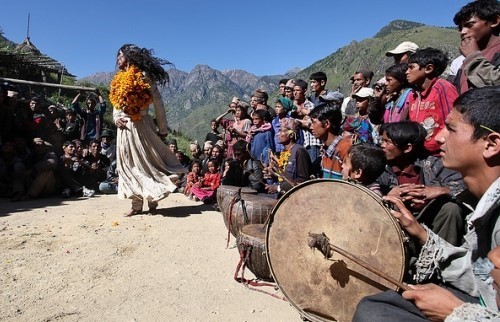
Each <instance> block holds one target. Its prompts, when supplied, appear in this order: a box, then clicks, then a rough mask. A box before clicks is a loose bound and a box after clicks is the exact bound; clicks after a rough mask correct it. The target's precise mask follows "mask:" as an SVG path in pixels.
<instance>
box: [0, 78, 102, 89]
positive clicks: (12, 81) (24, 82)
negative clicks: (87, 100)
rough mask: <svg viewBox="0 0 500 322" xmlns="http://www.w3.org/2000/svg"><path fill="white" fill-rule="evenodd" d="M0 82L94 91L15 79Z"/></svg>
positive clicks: (1, 79) (3, 79) (5, 79)
mask: <svg viewBox="0 0 500 322" xmlns="http://www.w3.org/2000/svg"><path fill="white" fill-rule="evenodd" d="M0 81H4V82H11V83H17V84H27V85H38V86H46V87H57V88H65V89H75V90H82V91H89V92H93V91H95V90H96V88H95V87H84V86H73V85H63V84H54V83H44V82H32V81H27V80H22V79H15V78H3V77H0Z"/></svg>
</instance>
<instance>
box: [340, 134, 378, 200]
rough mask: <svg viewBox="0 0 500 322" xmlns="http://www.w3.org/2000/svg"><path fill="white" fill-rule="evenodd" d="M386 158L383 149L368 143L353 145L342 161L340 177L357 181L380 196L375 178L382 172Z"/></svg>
mask: <svg viewBox="0 0 500 322" xmlns="http://www.w3.org/2000/svg"><path fill="white" fill-rule="evenodd" d="M386 163H387V158H386V156H385V154H384V151H383V150H382V149H381V148H379V147H376V146H373V145H371V144H368V143H360V144H356V145H353V146H351V147H350V148H349V150H348V151H347V157H346V159H345V162H344V163H342V179H343V180H347V181H352V182H354V183H359V184H361V185H363V186H365V187H367V188H368V189H370V190H371V191H373V192H374V193H375V194H376V195H378V196H380V197H382V191H381V190H380V185H379V183H378V182H377V178H378V177H379V176H380V175H381V174H382V173H383V172H384V169H385V165H386Z"/></svg>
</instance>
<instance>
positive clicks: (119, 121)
mask: <svg viewBox="0 0 500 322" xmlns="http://www.w3.org/2000/svg"><path fill="white" fill-rule="evenodd" d="M127 122H128V121H127V120H126V119H124V118H119V119H117V120H116V121H115V125H116V126H117V127H119V128H120V129H123V128H126V127H127Z"/></svg>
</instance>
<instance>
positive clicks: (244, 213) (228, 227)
mask: <svg viewBox="0 0 500 322" xmlns="http://www.w3.org/2000/svg"><path fill="white" fill-rule="evenodd" d="M238 201H240V202H241V210H242V211H243V219H244V222H245V225H246V224H248V213H247V207H246V205H245V200H243V199H242V198H241V188H240V189H238V192H237V193H236V195H235V196H234V197H232V198H231V203H230V207H229V213H228V215H227V217H228V218H227V243H226V248H227V247H229V240H230V239H231V218H232V217H233V209H234V205H235V204H236V203H237V202H238Z"/></svg>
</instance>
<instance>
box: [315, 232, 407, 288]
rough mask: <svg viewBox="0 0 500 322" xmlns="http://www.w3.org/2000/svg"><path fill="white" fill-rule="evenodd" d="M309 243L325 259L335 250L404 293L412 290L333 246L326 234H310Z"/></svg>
mask: <svg viewBox="0 0 500 322" xmlns="http://www.w3.org/2000/svg"><path fill="white" fill-rule="evenodd" d="M307 243H308V245H309V247H311V248H316V249H318V250H319V251H320V252H321V253H322V254H323V255H325V258H330V257H331V256H332V254H331V253H332V250H333V251H335V252H337V253H339V254H340V255H342V256H344V257H346V258H347V259H349V260H351V261H353V262H355V263H356V264H358V265H359V266H361V267H364V268H366V269H367V270H369V271H370V272H372V273H373V274H375V275H377V276H378V277H381V278H383V279H384V280H386V281H387V282H389V283H391V284H394V285H396V286H397V287H399V288H400V289H402V290H404V291H408V290H410V288H409V287H408V286H407V285H405V284H403V283H401V282H399V281H398V280H395V279H394V278H392V277H390V276H388V275H387V274H385V273H384V272H382V271H379V270H378V269H376V268H375V267H373V266H371V265H370V264H368V263H366V262H364V261H362V260H361V259H359V258H357V257H356V256H354V255H352V254H351V253H349V252H347V251H346V250H343V249H342V248H340V247H338V246H335V245H333V244H331V243H330V238H328V237H327V236H326V235H325V233H321V234H314V233H309V236H308V238H307Z"/></svg>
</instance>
